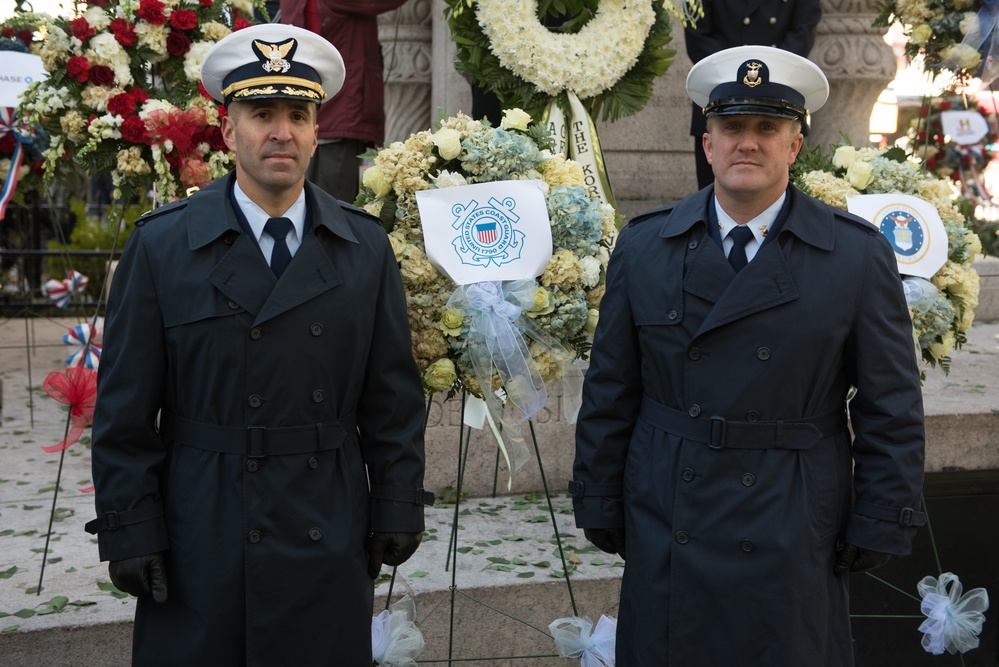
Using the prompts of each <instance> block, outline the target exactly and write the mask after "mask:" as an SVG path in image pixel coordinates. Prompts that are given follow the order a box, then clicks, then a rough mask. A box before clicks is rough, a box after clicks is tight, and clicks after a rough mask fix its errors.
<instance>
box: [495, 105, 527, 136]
mask: <svg viewBox="0 0 999 667" xmlns="http://www.w3.org/2000/svg"><path fill="white" fill-rule="evenodd" d="M530 123H531V115H530V114H528V113H527V112H526V111H524V110H523V109H506V110H505V111H504V112H503V120H502V121H500V129H502V130H520V131H522V132H526V131H527V126H528V125H530Z"/></svg>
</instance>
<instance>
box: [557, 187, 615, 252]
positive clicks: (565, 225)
mask: <svg viewBox="0 0 999 667" xmlns="http://www.w3.org/2000/svg"><path fill="white" fill-rule="evenodd" d="M545 203H546V204H547V205H548V217H549V218H551V223H552V245H554V246H555V247H556V248H565V249H566V250H571V251H572V252H574V253H575V254H576V257H579V258H580V259H582V258H583V257H592V256H593V255H595V254H597V251H598V250H599V249H600V237H601V235H602V233H603V230H602V228H601V223H602V220H603V215H602V214H601V213H600V201H599V200H595V199H590V198H589V197H588V196H587V195H586V188H584V187H581V186H577V185H556V186H554V187H553V188H551V190H550V191H549V193H548V197H547V198H546V201H545Z"/></svg>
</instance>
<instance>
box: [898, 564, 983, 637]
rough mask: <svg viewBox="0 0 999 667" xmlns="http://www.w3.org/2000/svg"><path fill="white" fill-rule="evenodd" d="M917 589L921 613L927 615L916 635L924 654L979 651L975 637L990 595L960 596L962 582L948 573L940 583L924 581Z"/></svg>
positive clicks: (970, 593)
mask: <svg viewBox="0 0 999 667" xmlns="http://www.w3.org/2000/svg"><path fill="white" fill-rule="evenodd" d="M916 588H917V590H918V591H919V594H920V595H921V596H922V598H923V602H922V604H921V605H920V611H922V612H923V613H924V614H926V620H925V621H923V624H922V625H920V626H919V631H920V632H922V633H923V641H922V644H923V648H924V649H925V650H926V652H927V653H932V654H933V655H941V654H942V653H943V652H944V649H946V650H947V651H948V652H949V653H957V652H958V651H960V652H961V653H964V652H965V651H970V650H971V649H973V648H977V647H978V633H980V632H981V631H982V624H983V623H984V622H985V614H984V613H982V612H984V611H985V610H986V609H988V608H989V594H988V593H987V592H986V590H985V589H984V588H976V589H974V590H971V591H968V592H967V593H966V594H965V595H963V596H962V595H961V592H962V591H963V590H964V589H963V587H962V586H961V580H960V579H958V578H957V575H954V574H951V573H950V572H944V573H943V574H941V575H940V580H939V581H937V580H936V579H934V578H933V577H924V578H923V580H922V581H920V582H919V584H918V585H917V586H916Z"/></svg>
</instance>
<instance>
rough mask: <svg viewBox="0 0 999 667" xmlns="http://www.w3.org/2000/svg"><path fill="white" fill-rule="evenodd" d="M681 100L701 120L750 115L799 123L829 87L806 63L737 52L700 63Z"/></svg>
mask: <svg viewBox="0 0 999 667" xmlns="http://www.w3.org/2000/svg"><path fill="white" fill-rule="evenodd" d="M687 94H688V95H690V99H691V100H693V101H694V103H695V104H696V105H698V106H699V107H701V108H702V109H703V110H704V115H706V116H725V115H755V116H776V117H778V118H797V119H798V120H800V121H802V122H804V121H805V119H806V118H807V117H808V115H809V113H813V112H815V111H818V110H819V108H821V107H822V105H823V104H825V103H826V100H827V99H828V98H829V81H828V80H827V79H826V75H825V74H823V72H822V70H821V69H819V66H818V65H816V64H815V63H813V62H812V61H811V60H808V59H807V58H802V57H801V56H799V55H797V54H795V53H791V52H790V51H784V50H782V49H776V48H774V47H771V46H737V47H734V48H731V49H724V50H722V51H718V52H716V53H713V54H711V55H710V56H708V57H707V58H704V59H703V60H701V61H700V62H698V63H697V64H695V65H694V66H693V67H692V68H691V69H690V73H689V74H688V75H687Z"/></svg>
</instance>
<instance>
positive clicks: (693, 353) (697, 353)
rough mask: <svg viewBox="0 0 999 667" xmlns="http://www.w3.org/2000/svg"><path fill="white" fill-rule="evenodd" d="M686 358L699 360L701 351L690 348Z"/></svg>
mask: <svg viewBox="0 0 999 667" xmlns="http://www.w3.org/2000/svg"><path fill="white" fill-rule="evenodd" d="M687 356H688V357H690V359H691V360H693V361H697V360H698V359H700V358H701V351H700V349H698V348H696V347H692V348H690V349H689V350H688V351H687Z"/></svg>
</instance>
